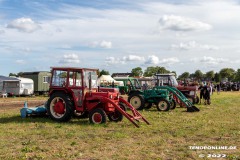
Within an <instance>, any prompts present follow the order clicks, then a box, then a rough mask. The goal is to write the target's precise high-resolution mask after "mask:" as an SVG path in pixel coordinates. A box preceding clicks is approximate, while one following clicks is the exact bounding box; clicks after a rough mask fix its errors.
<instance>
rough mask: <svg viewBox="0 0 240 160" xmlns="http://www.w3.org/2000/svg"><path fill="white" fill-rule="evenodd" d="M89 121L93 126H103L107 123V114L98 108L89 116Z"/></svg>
mask: <svg viewBox="0 0 240 160" xmlns="http://www.w3.org/2000/svg"><path fill="white" fill-rule="evenodd" d="M89 121H90V123H93V124H102V123H106V122H107V115H106V112H105V111H104V110H103V109H102V108H96V109H94V110H92V111H91V112H90V114H89Z"/></svg>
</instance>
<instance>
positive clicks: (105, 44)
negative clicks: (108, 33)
mask: <svg viewBox="0 0 240 160" xmlns="http://www.w3.org/2000/svg"><path fill="white" fill-rule="evenodd" d="M90 46H91V47H95V48H97V47H100V48H106V49H110V48H112V42H111V41H105V40H103V41H101V42H99V41H95V42H93V43H92V44H90Z"/></svg>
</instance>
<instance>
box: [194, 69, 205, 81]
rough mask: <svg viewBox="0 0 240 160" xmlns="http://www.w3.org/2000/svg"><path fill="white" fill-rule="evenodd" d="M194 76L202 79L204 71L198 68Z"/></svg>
mask: <svg viewBox="0 0 240 160" xmlns="http://www.w3.org/2000/svg"><path fill="white" fill-rule="evenodd" d="M194 77H195V78H196V79H197V80H198V81H200V80H201V79H202V78H203V73H202V71H200V70H196V71H195V73H194Z"/></svg>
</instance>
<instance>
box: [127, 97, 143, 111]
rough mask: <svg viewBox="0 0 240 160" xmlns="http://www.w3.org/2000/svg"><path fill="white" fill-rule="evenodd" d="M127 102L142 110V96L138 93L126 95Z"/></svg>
mask: <svg viewBox="0 0 240 160" xmlns="http://www.w3.org/2000/svg"><path fill="white" fill-rule="evenodd" d="M128 102H129V103H130V104H131V105H132V106H133V107H134V108H135V109H137V110H142V109H143V108H144V105H145V103H144V98H143V96H142V95H140V94H138V93H133V94H131V95H130V96H129V97H128Z"/></svg>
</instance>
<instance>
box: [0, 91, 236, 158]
mask: <svg viewBox="0 0 240 160" xmlns="http://www.w3.org/2000/svg"><path fill="white" fill-rule="evenodd" d="M196 106H197V107H198V108H200V109H201V111H200V112H194V113H188V112H186V108H178V107H177V108H176V109H175V110H172V111H169V112H158V111H157V109H156V108H151V109H150V110H143V111H141V113H142V115H143V116H144V117H145V118H146V119H147V120H148V121H149V122H150V123H151V125H146V124H145V123H140V128H136V127H135V126H134V125H133V124H131V122H130V121H128V120H127V119H126V118H124V120H123V121H122V122H119V123H114V122H109V121H108V122H107V124H104V125H91V124H89V120H88V119H72V120H71V121H70V122H68V123H56V122H54V121H52V120H50V119H49V118H47V117H42V118H36V117H34V118H31V117H29V118H25V119H22V118H21V117H20V112H19V108H9V109H2V110H0V148H1V149H0V159H47V160H49V159H82V160H94V159H100V160H102V159H103V160H107V159H109V160H112V159H134V160H138V159H139V160H143V159H144V160H145V159H147V160H148V159H149V160H152V159H182V160H183V159H221V158H206V157H207V156H208V154H209V155H215V154H225V155H226V156H227V158H222V159H240V157H239V155H240V92H221V93H220V95H217V94H216V93H214V95H213V96H212V104H211V105H208V106H205V105H196ZM189 146H236V147H237V149H233V150H193V149H190V147H189ZM199 156H204V158H199Z"/></svg>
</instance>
